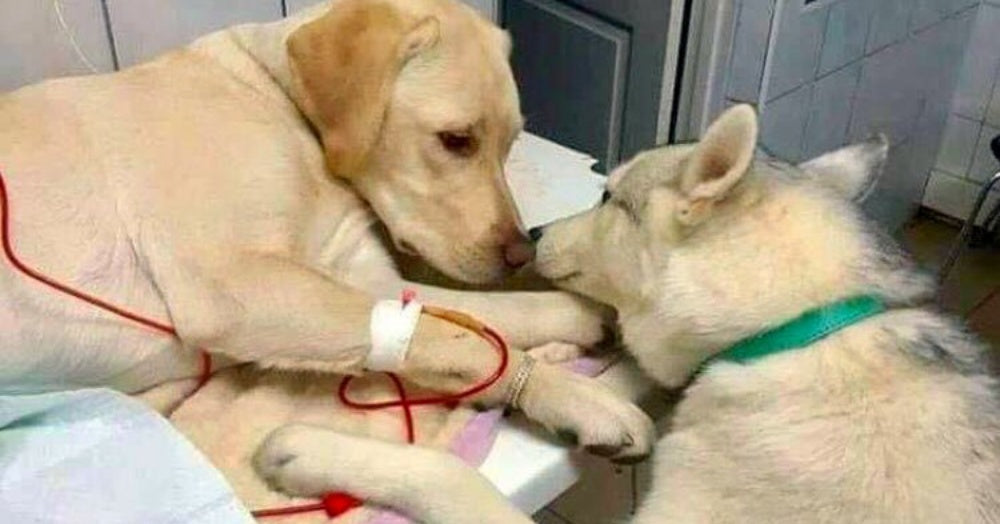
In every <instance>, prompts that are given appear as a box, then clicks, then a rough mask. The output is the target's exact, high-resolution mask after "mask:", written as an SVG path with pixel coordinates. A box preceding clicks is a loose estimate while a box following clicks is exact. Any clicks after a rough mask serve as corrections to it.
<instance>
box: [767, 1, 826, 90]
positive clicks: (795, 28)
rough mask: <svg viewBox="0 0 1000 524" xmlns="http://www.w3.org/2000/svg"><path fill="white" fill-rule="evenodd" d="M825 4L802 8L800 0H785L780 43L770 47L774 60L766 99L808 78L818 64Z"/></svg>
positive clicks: (791, 88) (778, 27)
mask: <svg viewBox="0 0 1000 524" xmlns="http://www.w3.org/2000/svg"><path fill="white" fill-rule="evenodd" d="M827 9H828V8H826V7H822V8H818V9H805V10H803V9H802V2H801V0H785V2H784V8H783V9H782V10H781V11H780V13H779V14H780V18H781V20H779V21H778V22H777V28H776V29H774V30H776V31H778V33H777V35H776V38H775V41H776V42H777V45H776V46H775V47H774V49H771V50H770V54H771V58H770V60H771V64H770V71H769V72H767V74H768V78H766V79H765V85H766V94H765V98H766V99H767V100H774V99H775V98H778V97H780V96H783V95H784V94H786V93H788V92H790V91H792V90H793V89H795V88H797V87H799V86H801V85H802V84H805V83H806V82H809V81H810V80H812V79H813V78H815V76H816V70H817V68H818V66H819V56H820V49H821V46H822V44H823V33H824V32H825V31H826V15H827Z"/></svg>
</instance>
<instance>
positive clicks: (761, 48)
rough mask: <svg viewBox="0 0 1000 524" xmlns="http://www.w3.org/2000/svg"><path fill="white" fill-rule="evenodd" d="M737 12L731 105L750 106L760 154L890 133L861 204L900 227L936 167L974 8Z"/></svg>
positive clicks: (888, 3) (801, 0)
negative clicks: (874, 187)
mask: <svg viewBox="0 0 1000 524" xmlns="http://www.w3.org/2000/svg"><path fill="white" fill-rule="evenodd" d="M998 1H1000V0H998ZM733 2H734V3H735V12H736V13H737V14H736V22H735V24H736V25H735V31H734V36H733V39H734V41H733V52H732V53H731V55H730V64H729V69H728V75H727V78H726V90H725V92H726V96H727V99H728V102H730V103H734V102H749V103H752V104H755V105H757V106H758V108H759V109H760V110H761V119H762V132H761V139H762V142H763V145H764V146H765V147H766V148H768V149H770V150H771V151H772V152H774V153H776V154H778V155H780V156H782V157H784V158H786V159H788V160H791V161H799V160H803V159H806V158H810V157H813V156H815V155H818V154H820V153H822V152H824V151H828V150H831V149H834V148H837V147H839V146H842V145H844V144H846V143H848V142H852V141H856V140H861V139H864V138H866V137H867V136H868V135H870V134H871V133H874V132H884V133H886V134H888V135H889V137H890V140H891V141H892V143H893V150H892V152H891V158H890V163H889V167H888V169H887V170H886V174H885V175H884V176H883V179H882V181H881V183H880V186H879V190H878V191H877V192H876V193H875V195H874V196H873V197H872V198H871V199H870V200H869V202H868V203H867V206H868V208H869V210H870V211H871V212H872V213H873V214H874V215H875V216H876V217H877V218H879V219H881V220H882V221H883V222H884V223H885V225H886V226H888V227H889V228H895V227H898V226H899V225H900V224H901V223H902V222H903V221H904V220H906V219H907V218H908V217H909V216H910V215H911V213H912V212H913V211H914V210H915V209H916V208H917V206H918V205H919V203H920V202H921V200H922V197H923V187H924V185H925V183H926V181H927V178H928V176H929V174H930V172H931V170H932V168H933V167H934V164H935V161H934V155H935V153H936V151H937V148H938V145H939V144H940V143H941V136H942V134H943V132H944V128H945V123H946V120H947V118H948V113H949V107H950V104H951V100H952V98H953V94H954V90H955V85H956V82H957V80H956V79H957V78H958V75H959V66H960V64H961V63H962V56H963V52H964V48H965V45H966V42H967V41H968V39H969V33H970V32H971V29H972V27H973V23H974V22H975V21H976V14H977V9H978V7H977V6H978V3H979V2H978V0H877V1H875V0H818V1H816V2H813V3H808V4H807V3H806V2H805V0H733ZM993 36H994V40H995V41H997V42H1000V33H995V34H994V35H993ZM984 38H985V37H984ZM997 58H998V59H1000V56H998V57H997ZM984 60H985V58H984ZM991 78H992V77H991ZM988 102H989V100H986V103H988ZM997 104H998V105H1000V102H997ZM985 108H986V104H983V112H985ZM996 111H997V112H1000V108H998V109H997V110H996ZM955 132H956V133H966V134H968V133H970V132H971V130H969V129H967V128H960V129H956V130H955ZM975 133H977V134H978V133H979V130H978V129H977V130H976V131H975ZM960 161H961V160H955V162H960ZM971 163H972V161H971V160H970V164H971Z"/></svg>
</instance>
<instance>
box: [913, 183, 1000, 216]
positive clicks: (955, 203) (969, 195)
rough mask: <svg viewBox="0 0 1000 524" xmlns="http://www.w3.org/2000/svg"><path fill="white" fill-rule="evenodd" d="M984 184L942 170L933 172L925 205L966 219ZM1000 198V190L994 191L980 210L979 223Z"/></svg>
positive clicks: (928, 184)
mask: <svg viewBox="0 0 1000 524" xmlns="http://www.w3.org/2000/svg"><path fill="white" fill-rule="evenodd" d="M981 188H982V186H981V185H980V184H977V183H975V182H971V181H969V180H965V179H962V178H958V177H955V176H951V175H949V174H947V173H944V172H941V171H934V172H932V173H931V177H930V179H929V180H928V181H927V190H926V192H925V193H924V205H925V206H927V207H929V208H931V209H934V210H935V211H939V212H941V213H944V214H946V215H950V216H953V217H955V218H959V219H962V220H965V218H966V217H968V215H969V212H970V211H971V210H972V205H973V204H974V203H975V201H976V197H977V196H978V194H979V191H980V189H981ZM998 200H1000V192H998V191H992V192H991V195H990V197H989V198H988V199H987V200H986V204H985V205H984V206H983V209H984V210H981V211H980V212H979V217H978V220H977V223H981V222H982V221H983V219H985V218H986V214H987V212H988V210H989V209H991V208H992V207H993V206H994V205H996V203H997V201H998Z"/></svg>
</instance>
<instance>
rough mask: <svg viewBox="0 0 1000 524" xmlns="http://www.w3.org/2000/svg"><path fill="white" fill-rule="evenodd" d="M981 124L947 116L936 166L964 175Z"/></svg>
mask: <svg viewBox="0 0 1000 524" xmlns="http://www.w3.org/2000/svg"><path fill="white" fill-rule="evenodd" d="M980 127H982V125H981V124H980V123H979V122H977V121H975V120H969V119H967V118H963V117H960V116H954V115H953V116H951V117H949V118H948V124H947V125H946V126H945V131H944V138H943V139H942V141H941V149H940V152H939V153H938V158H937V165H936V168H937V169H939V170H941V171H946V172H948V173H949V174H952V175H955V176H959V177H964V176H965V174H966V173H968V171H969V164H970V163H971V162H972V154H973V153H974V152H975V150H976V142H977V141H978V140H979V129H980Z"/></svg>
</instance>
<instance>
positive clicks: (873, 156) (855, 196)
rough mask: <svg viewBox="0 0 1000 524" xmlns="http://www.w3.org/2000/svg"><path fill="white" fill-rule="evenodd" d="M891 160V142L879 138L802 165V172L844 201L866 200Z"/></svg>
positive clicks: (884, 138)
mask: <svg viewBox="0 0 1000 524" xmlns="http://www.w3.org/2000/svg"><path fill="white" fill-rule="evenodd" d="M888 157H889V140H887V139H886V137H885V135H883V134H878V135H876V136H874V137H872V138H869V139H868V140H866V141H864V142H861V143H859V144H854V145H850V146H847V147H843V148H840V149H838V150H836V151H831V152H829V153H826V154H824V155H821V156H818V157H816V158H814V159H812V160H809V161H807V162H803V163H802V164H799V168H800V169H802V170H803V171H805V172H806V174H808V175H810V176H812V177H813V178H814V179H815V180H816V181H817V182H819V183H821V184H823V185H825V186H827V187H829V188H831V189H833V190H834V191H836V192H838V193H840V194H841V195H844V197H845V198H848V199H850V200H863V199H864V198H865V197H866V196H868V194H869V193H870V192H871V190H872V189H873V188H874V187H875V183H876V182H878V179H879V177H880V176H881V175H882V170H883V169H884V168H885V163H886V159H887V158H888Z"/></svg>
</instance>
